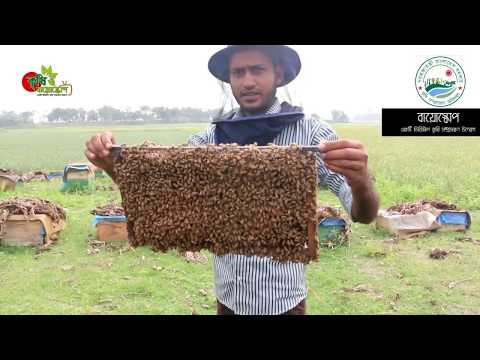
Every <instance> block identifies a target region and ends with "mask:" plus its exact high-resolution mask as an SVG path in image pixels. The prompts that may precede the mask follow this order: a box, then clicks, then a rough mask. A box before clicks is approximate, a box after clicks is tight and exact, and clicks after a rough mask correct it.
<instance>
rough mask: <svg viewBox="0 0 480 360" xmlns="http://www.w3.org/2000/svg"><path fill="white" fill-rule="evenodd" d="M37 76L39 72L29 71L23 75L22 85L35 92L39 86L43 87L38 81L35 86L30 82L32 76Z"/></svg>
mask: <svg viewBox="0 0 480 360" xmlns="http://www.w3.org/2000/svg"><path fill="white" fill-rule="evenodd" d="M35 76H37V73H36V72H29V73H26V74H25V75H23V78H22V86H23V88H24V89H25V90H27V91H30V92H34V91H37V89H38V88H39V87H41V86H42V85H40V84H38V83H36V84H34V86H33V87H32V85H31V84H30V81H29V80H30V79H31V78H32V77H35Z"/></svg>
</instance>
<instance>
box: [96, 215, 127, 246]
mask: <svg viewBox="0 0 480 360" xmlns="http://www.w3.org/2000/svg"><path fill="white" fill-rule="evenodd" d="M92 224H93V226H94V227H95V229H96V237H97V240H99V241H103V242H111V241H128V231H127V218H126V217H125V216H101V215H96V216H95V218H94V220H93V221H92Z"/></svg>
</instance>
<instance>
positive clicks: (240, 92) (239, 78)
mask: <svg viewBox="0 0 480 360" xmlns="http://www.w3.org/2000/svg"><path fill="white" fill-rule="evenodd" d="M282 79H283V72H282V69H281V67H280V66H275V67H274V66H273V63H272V60H271V59H270V57H269V56H268V55H266V54H265V53H264V52H262V51H260V50H242V51H239V52H237V53H235V54H234V55H233V56H232V57H231V59H230V85H231V88H232V93H233V96H234V97H235V99H236V100H237V102H238V104H239V105H240V107H241V108H242V109H243V110H246V111H248V112H250V113H256V112H260V111H262V110H264V109H266V107H267V106H270V105H271V102H272V100H273V98H274V97H275V93H276V88H277V86H278V85H279V84H280V83H281V82H282Z"/></svg>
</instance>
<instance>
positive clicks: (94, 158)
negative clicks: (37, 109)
mask: <svg viewBox="0 0 480 360" xmlns="http://www.w3.org/2000/svg"><path fill="white" fill-rule="evenodd" d="M208 68H209V70H210V72H211V73H212V74H213V75H214V76H215V77H216V78H217V79H219V80H221V81H223V82H225V83H229V84H230V87H231V90H232V93H233V96H234V97H235V100H236V101H237V103H238V104H239V106H240V108H239V109H238V110H234V111H232V112H230V113H228V114H225V115H222V116H219V117H218V118H217V119H215V120H214V121H213V124H212V125H211V126H210V127H209V128H207V130H206V131H204V132H201V133H199V134H195V135H192V136H190V138H189V139H188V143H189V144H191V145H201V144H209V143H213V144H221V143H237V144H240V145H245V144H251V143H255V142H256V143H257V144H258V145H266V144H268V143H274V144H277V145H288V144H291V143H295V144H298V145H318V146H319V148H320V151H321V155H318V156H317V165H318V166H317V168H318V180H319V183H320V184H321V185H323V186H326V187H328V188H329V189H330V190H331V191H332V192H334V193H335V194H336V195H337V196H338V197H339V199H340V201H341V203H342V205H343V207H344V208H345V210H346V211H347V213H348V214H349V215H350V217H351V218H352V220H353V221H355V222H361V223H364V224H368V223H370V222H372V221H373V220H374V219H375V216H376V214H377V211H378V207H379V200H378V195H377V193H376V191H375V190H374V184H373V182H372V179H371V177H370V176H369V172H368V164H367V162H368V156H367V153H366V152H365V149H364V147H363V145H362V144H361V143H360V142H358V141H354V140H339V139H338V137H337V135H336V133H335V132H334V131H333V130H332V129H331V128H330V127H329V126H328V125H327V124H326V123H324V122H322V121H318V120H316V121H314V120H312V119H309V118H307V117H305V116H304V114H303V113H302V112H301V109H300V108H297V107H293V106H292V105H290V104H288V103H286V102H284V103H282V104H280V103H279V101H278V99H277V97H276V90H277V88H278V87H281V86H284V85H286V84H288V83H290V82H291V81H292V80H294V79H295V78H296V76H297V75H298V73H299V71H300V68H301V62H300V58H299V56H298V54H297V53H296V52H295V51H294V50H293V49H291V48H289V47H287V46H284V45H274V46H270V45H260V46H259V45H257V46H252V45H231V46H228V47H226V48H225V49H223V50H220V51H219V52H217V53H216V54H214V55H213V56H212V57H211V59H210V61H209V64H208ZM114 142H115V141H114V139H113V136H112V134H111V133H109V132H107V133H103V134H98V135H96V136H94V137H92V139H90V141H88V142H87V143H86V147H87V149H86V151H85V155H86V156H87V158H88V159H89V160H90V161H91V162H92V163H93V164H95V165H97V166H98V167H101V168H103V169H105V171H106V172H107V173H109V174H110V175H111V174H112V169H113V162H112V159H111V158H110V157H109V156H108V155H109V148H110V146H111V144H112V143H114ZM214 270H215V271H214V272H215V292H216V296H217V314H247V315H265V314H270V315H277V314H305V313H306V310H305V309H306V303H305V299H306V296H307V290H306V284H305V265H304V264H302V263H294V262H287V263H280V262H277V261H273V260H272V259H271V258H268V257H257V256H243V255H237V254H227V255H224V256H214Z"/></svg>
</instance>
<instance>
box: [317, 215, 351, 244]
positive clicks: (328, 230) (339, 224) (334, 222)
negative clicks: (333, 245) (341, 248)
mask: <svg viewBox="0 0 480 360" xmlns="http://www.w3.org/2000/svg"><path fill="white" fill-rule="evenodd" d="M346 230H347V222H346V221H345V220H344V219H340V218H325V219H323V220H322V221H320V223H319V224H318V226H317V237H318V239H319V241H320V242H324V241H325V240H329V239H332V238H334V237H336V236H341V235H343V234H344V233H345V231H346Z"/></svg>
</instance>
